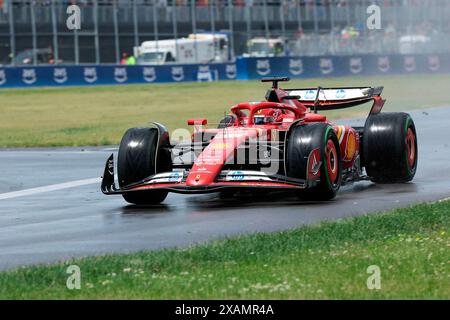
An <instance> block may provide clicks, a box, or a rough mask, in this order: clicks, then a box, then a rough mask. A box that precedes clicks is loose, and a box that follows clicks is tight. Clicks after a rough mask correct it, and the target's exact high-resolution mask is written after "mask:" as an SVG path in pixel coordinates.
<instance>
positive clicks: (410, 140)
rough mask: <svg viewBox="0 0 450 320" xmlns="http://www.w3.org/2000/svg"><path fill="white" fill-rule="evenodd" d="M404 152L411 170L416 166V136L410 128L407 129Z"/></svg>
mask: <svg viewBox="0 0 450 320" xmlns="http://www.w3.org/2000/svg"><path fill="white" fill-rule="evenodd" d="M406 150H407V157H408V166H409V168H410V169H411V170H412V169H414V166H415V164H416V135H415V134H414V131H413V130H412V128H408V133H407V135H406Z"/></svg>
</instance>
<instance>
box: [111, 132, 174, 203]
mask: <svg viewBox="0 0 450 320" xmlns="http://www.w3.org/2000/svg"><path fill="white" fill-rule="evenodd" d="M158 138H159V133H158V129H156V128H131V129H128V130H127V132H125V134H124V136H123V138H122V141H121V142H120V147H119V156H118V161H117V174H118V178H119V186H120V187H121V188H122V187H126V186H127V185H130V184H132V183H136V182H139V181H141V180H143V179H145V178H147V177H149V176H151V175H154V174H156V173H158V172H164V171H170V170H171V164H172V162H171V158H170V152H169V150H168V148H167V147H168V145H169V137H168V135H167V134H166V133H165V134H162V138H161V139H159V141H158ZM122 196H123V198H124V199H125V201H127V202H129V203H134V204H138V205H151V204H159V203H161V202H162V201H164V199H165V198H166V197H167V191H160V190H149V191H135V192H129V193H124V194H122Z"/></svg>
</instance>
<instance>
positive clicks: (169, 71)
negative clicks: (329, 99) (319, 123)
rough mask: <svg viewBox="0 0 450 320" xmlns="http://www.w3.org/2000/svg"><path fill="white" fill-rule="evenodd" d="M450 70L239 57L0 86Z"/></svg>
mask: <svg viewBox="0 0 450 320" xmlns="http://www.w3.org/2000/svg"><path fill="white" fill-rule="evenodd" d="M412 73H450V56H449V55H408V56H402V55H388V56H377V55H365V56H348V57H347V56H345V57H336V56H333V57H303V58H299V57H273V58H238V59H237V60H236V62H235V63H218V64H208V65H198V64H194V65H192V64H191V65H163V66H122V65H106V66H105V65H79V66H65V65H58V66H37V67H35V66H24V67H0V88H14V87H34V86H71V85H72V86H80V85H110V84H132V83H167V82H171V83H176V82H188V81H216V80H235V79H237V80H253V79H260V78H261V77H267V76H290V77H292V78H311V77H336V76H356V75H366V76H367V75H391V74H412Z"/></svg>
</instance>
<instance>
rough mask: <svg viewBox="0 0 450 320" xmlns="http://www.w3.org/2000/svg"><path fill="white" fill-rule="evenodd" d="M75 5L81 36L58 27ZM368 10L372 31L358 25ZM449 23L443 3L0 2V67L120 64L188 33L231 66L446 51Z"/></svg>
mask: <svg viewBox="0 0 450 320" xmlns="http://www.w3.org/2000/svg"><path fill="white" fill-rule="evenodd" d="M74 4H75V5H77V6H79V8H80V12H81V29H80V30H69V29H68V28H67V25H66V22H67V19H68V17H69V16H70V15H69V14H67V8H68V6H70V5H74ZM373 4H376V5H378V6H379V7H380V9H381V11H380V13H381V15H380V17H381V26H382V28H381V29H380V30H368V29H367V27H366V21H367V18H368V17H369V14H368V13H367V8H368V7H369V6H370V5H373ZM449 17H450V0H433V1H420V0H375V1H373V0H128V1H126V0H78V1H75V0H71V1H68V0H0V63H2V64H10V63H11V64H15V65H21V64H48V63H51V64H61V63H65V64H79V63H97V64H98V63H120V62H121V60H122V59H123V57H124V56H131V55H135V54H136V49H134V48H137V47H140V46H141V44H142V43H143V42H144V41H150V42H152V41H153V42H157V43H158V42H160V43H161V46H160V47H159V48H158V44H156V48H157V50H161V48H162V47H163V45H164V44H165V43H168V42H163V41H164V40H167V39H182V38H188V37H189V35H191V38H192V39H194V41H195V47H196V54H195V57H196V58H197V59H198V58H199V57H200V56H201V54H199V52H198V50H203V49H202V48H201V47H200V45H201V40H199V39H200V38H199V37H197V36H192V35H196V34H200V33H208V34H209V35H212V38H213V39H214V40H213V41H216V40H217V39H219V40H220V39H222V38H218V37H216V35H219V34H222V35H225V36H226V38H227V39H226V42H225V44H223V43H220V44H217V43H216V42H214V44H213V46H219V49H214V50H222V49H224V48H226V50H227V51H229V52H231V53H230V54H228V57H229V58H230V59H232V58H233V57H236V56H241V55H246V56H275V55H276V56H318V55H355V54H371V53H376V54H380V53H381V54H391V53H392V54H394V53H401V54H416V53H445V52H450V19H449ZM177 41H180V42H177ZM197 41H198V42H197ZM217 41H218V40H217ZM223 41H224V40H223ZM180 43H182V41H181V40H176V41H175V45H174V46H175V47H176V49H177V50H183V49H180V48H181V46H182V45H180ZM185 43H186V44H185V46H188V45H189V44H188V42H185ZM199 47H200V49H199ZM184 53H186V52H184ZM138 62H139V60H138ZM172 62H173V61H172ZM175 62H176V60H175Z"/></svg>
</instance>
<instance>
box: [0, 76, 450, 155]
mask: <svg viewBox="0 0 450 320" xmlns="http://www.w3.org/2000/svg"><path fill="white" fill-rule="evenodd" d="M449 82H450V75H436V76H430V75H420V76H419V75H417V76H413V75H410V76H389V77H353V78H330V79H304V80H293V81H292V82H291V83H289V87H313V86H317V85H319V84H320V85H322V86H355V85H372V86H376V85H384V86H385V92H384V97H386V98H387V100H388V102H387V104H386V107H385V108H386V110H387V111H398V110H411V109H416V108H422V107H432V106H440V105H449V101H450V90H448V83H449ZM267 86H268V85H267V83H266V84H263V83H260V82H258V81H248V82H244V81H223V82H216V83H182V84H153V85H127V86H100V87H75V88H45V89H42V88H40V89H14V90H12V89H8V90H0V147H33V146H80V145H105V144H116V143H118V142H119V141H120V139H121V137H122V135H123V133H124V131H125V130H126V129H127V128H129V127H135V126H144V125H146V124H147V123H148V121H150V120H154V121H158V122H160V123H163V124H165V125H167V126H168V128H169V129H170V130H174V129H175V128H179V127H183V128H184V127H186V119H188V118H194V117H206V118H208V120H209V121H210V123H211V124H213V123H218V122H219V120H220V119H221V118H222V117H223V115H224V113H226V112H228V111H229V108H230V107H231V106H232V105H234V104H236V103H239V102H243V101H256V100H262V99H263V98H264V94H265V91H266V89H267ZM367 112H368V107H367V106H364V107H356V108H352V109H349V110H345V111H342V110H341V111H334V112H329V113H327V115H328V116H329V117H330V118H331V119H338V118H348V117H352V116H360V115H365V114H367Z"/></svg>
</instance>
